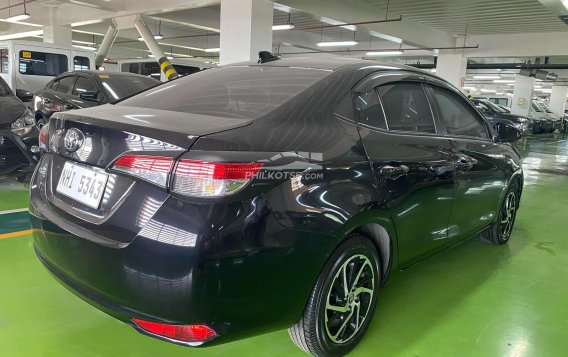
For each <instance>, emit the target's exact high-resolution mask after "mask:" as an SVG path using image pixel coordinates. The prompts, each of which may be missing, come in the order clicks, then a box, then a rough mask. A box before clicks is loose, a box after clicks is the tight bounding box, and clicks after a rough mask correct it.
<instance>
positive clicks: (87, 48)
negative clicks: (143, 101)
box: [73, 45, 97, 51]
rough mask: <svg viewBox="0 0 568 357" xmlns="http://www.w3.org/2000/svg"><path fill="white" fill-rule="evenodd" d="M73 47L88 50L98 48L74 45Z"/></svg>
mask: <svg viewBox="0 0 568 357" xmlns="http://www.w3.org/2000/svg"><path fill="white" fill-rule="evenodd" d="M73 47H76V48H80V49H82V50H87V51H96V50H97V49H96V48H95V47H93V46H83V45H73Z"/></svg>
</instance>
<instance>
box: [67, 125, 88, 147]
mask: <svg viewBox="0 0 568 357" xmlns="http://www.w3.org/2000/svg"><path fill="white" fill-rule="evenodd" d="M83 141H85V135H83V133H82V132H81V130H79V129H76V128H71V129H69V130H67V133H66V134H65V138H64V139H63V143H64V144H65V149H66V150H67V151H68V152H75V151H77V150H79V148H80V147H81V146H83Z"/></svg>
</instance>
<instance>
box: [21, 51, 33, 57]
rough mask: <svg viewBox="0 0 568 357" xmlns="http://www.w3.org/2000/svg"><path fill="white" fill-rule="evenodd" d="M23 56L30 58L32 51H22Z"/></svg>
mask: <svg viewBox="0 0 568 357" xmlns="http://www.w3.org/2000/svg"><path fill="white" fill-rule="evenodd" d="M22 57H23V58H32V53H31V52H30V51H22Z"/></svg>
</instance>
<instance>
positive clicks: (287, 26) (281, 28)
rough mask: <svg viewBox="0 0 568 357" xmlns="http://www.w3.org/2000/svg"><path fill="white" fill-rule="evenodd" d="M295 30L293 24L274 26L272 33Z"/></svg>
mask: <svg viewBox="0 0 568 357" xmlns="http://www.w3.org/2000/svg"><path fill="white" fill-rule="evenodd" d="M293 28H294V25H292V24H285V25H274V26H272V31H283V30H291V29H293Z"/></svg>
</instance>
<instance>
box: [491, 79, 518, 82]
mask: <svg viewBox="0 0 568 357" xmlns="http://www.w3.org/2000/svg"><path fill="white" fill-rule="evenodd" d="M493 83H515V80H513V79H495V80H493Z"/></svg>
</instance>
